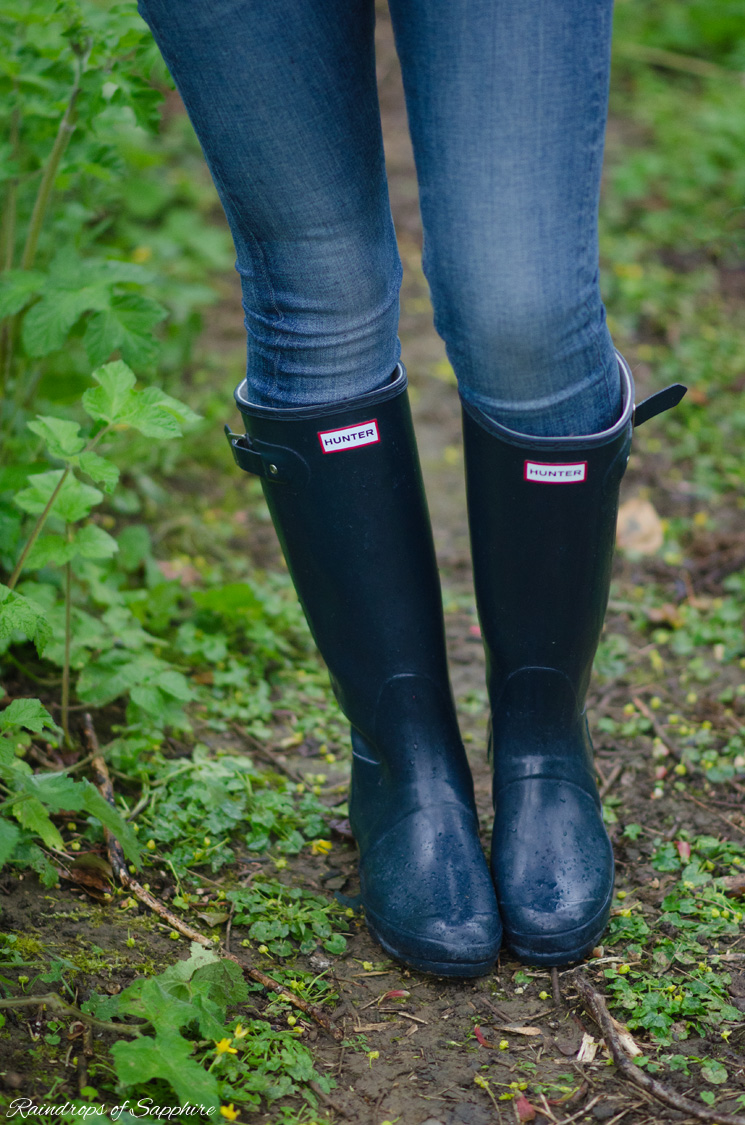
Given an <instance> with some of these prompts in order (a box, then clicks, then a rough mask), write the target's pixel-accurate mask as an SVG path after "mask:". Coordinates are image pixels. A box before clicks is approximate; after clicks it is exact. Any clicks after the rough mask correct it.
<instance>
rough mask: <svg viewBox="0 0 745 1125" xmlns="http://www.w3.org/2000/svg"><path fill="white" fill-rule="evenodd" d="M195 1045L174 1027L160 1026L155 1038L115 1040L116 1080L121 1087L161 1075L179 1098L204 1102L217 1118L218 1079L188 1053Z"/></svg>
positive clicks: (191, 1101) (113, 1050) (199, 1102)
mask: <svg viewBox="0 0 745 1125" xmlns="http://www.w3.org/2000/svg"><path fill="white" fill-rule="evenodd" d="M193 1050H194V1044H193V1043H190V1042H189V1041H188V1040H187V1039H184V1037H183V1036H182V1035H180V1034H179V1032H178V1031H176V1030H174V1029H165V1028H162V1029H159V1030H158V1032H157V1034H156V1036H155V1038H154V1039H146V1038H145V1037H143V1038H141V1039H137V1040H135V1041H134V1042H133V1043H125V1042H122V1041H121V1040H120V1041H119V1042H118V1043H114V1044H113V1046H112V1048H111V1054H112V1056H113V1059H114V1067H115V1069H116V1074H117V1077H118V1079H119V1081H120V1082H121V1083H122V1084H123V1085H124V1086H140V1085H141V1084H142V1083H144V1082H150V1081H151V1080H152V1079H155V1078H160V1079H162V1080H163V1081H165V1082H167V1083H168V1084H169V1085H170V1086H171V1087H172V1088H173V1090H174V1091H175V1092H176V1095H177V1096H178V1098H179V1101H180V1102H181V1103H182V1104H184V1103H187V1102H190V1103H192V1104H196V1105H203V1106H204V1107H205V1109H207V1110H208V1112H209V1114H210V1116H211V1117H213V1118H214V1119H215V1120H217V1119H218V1115H219V1106H220V1091H219V1087H218V1084H217V1079H216V1078H215V1076H214V1075H212V1074H210V1073H208V1072H207V1071H206V1070H204V1068H203V1067H201V1066H199V1064H198V1063H196V1062H195V1061H194V1060H193V1059H192V1058H191V1057H190V1056H191V1054H192V1052H193Z"/></svg>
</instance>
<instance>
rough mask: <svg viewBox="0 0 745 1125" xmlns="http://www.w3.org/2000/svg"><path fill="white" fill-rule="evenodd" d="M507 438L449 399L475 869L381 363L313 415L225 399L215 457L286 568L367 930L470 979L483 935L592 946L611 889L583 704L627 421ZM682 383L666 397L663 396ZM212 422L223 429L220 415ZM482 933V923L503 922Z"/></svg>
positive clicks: (528, 958) (649, 407) (405, 452)
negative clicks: (483, 784) (485, 845)
mask: <svg viewBox="0 0 745 1125" xmlns="http://www.w3.org/2000/svg"><path fill="white" fill-rule="evenodd" d="M619 366H620V369H621V374H622V385H623V409H622V414H621V417H620V418H619V420H618V421H617V423H616V424H615V425H614V426H613V427H612V428H611V429H609V430H606V431H604V432H603V433H599V434H595V435H592V436H590V437H579V438H577V437H572V438H556V439H544V438H541V439H538V438H533V437H527V436H523V435H520V434H517V433H514V432H512V431H510V430H507V429H505V428H504V427H502V426H500V425H498V424H497V423H495V422H493V421H492V420H490V419H489V418H487V417H486V416H485V415H483V414H482V413H481V412H480V411H478V410H476V409H474V408H473V407H471V406H468V405H464V413H463V417H464V443H465V462H466V479H467V490H468V509H469V522H470V528H471V544H472V552H473V567H474V581H475V589H476V599H477V605H478V611H479V617H480V621H481V629H482V635H483V639H484V645H485V648H486V656H487V676H488V689H489V699H490V703H491V710H492V720H491V733H490V748H491V756H492V762H493V767H494V785H493V799H494V814H495V821H494V833H493V840H492V852H491V872H490V870H489V867H488V865H487V862H486V859H485V857H484V853H483V851H482V848H481V844H480V841H479V823H478V817H477V813H476V806H475V803H474V794H473V783H472V780H471V774H470V770H469V767H468V762H467V760H466V755H465V752H464V749H463V744H462V741H461V738H460V734H459V731H458V723H457V720H456V715H455V707H454V704H453V697H452V691H451V688H450V682H449V677H448V670H447V662H446V655H445V637H444V626H443V615H442V602H441V595H440V585H439V577H438V572H437V564H436V561H435V552H434V546H433V542H432V532H431V528H430V522H429V515H428V511H427V504H426V499H425V496H424V489H423V485H422V478H421V471H420V468H419V461H418V456H417V451H416V444H415V439H414V432H413V429H412V423H411V414H410V410H409V404H408V398H407V394H406V375H405V372H404V370H403V368H402V367H398V368H397V370H396V371H395V372H394V374H393V376H392V378H391V381H390V382H389V383H388V384H387V385H386V386H384V387H382V388H381V389H379V390H376V391H373V392H370V393H368V394H365V395H362V396H360V397H359V398H357V399H351V400H347V401H345V402H341V403H337V404H335V405H333V406H330V407H299V408H296V409H273V408H267V407H260V406H256V405H253V404H251V403H250V402H249V401H248V400H247V398H246V384H245V383H244V384H241V386H240V387H239V388H238V390H237V391H236V401H237V404H238V408H239V410H240V412H241V414H242V416H243V419H244V421H245V426H246V433H245V435H241V436H237V435H234V434H230V433H228V438H229V441H230V444H231V447H232V450H233V454H234V457H235V460H236V462H237V463H238V465H239V466H240V467H241V468H242V469H245V470H247V471H248V472H251V473H255V474H257V475H258V476H260V477H261V478H262V481H263V486H264V493H265V496H266V501H267V504H268V506H269V510H270V513H271V516H272V519H273V521H274V526H275V528H276V531H277V535H278V537H279V540H280V543H281V546H282V550H283V552H284V555H285V559H286V560H287V565H288V568H289V571H290V574H291V576H292V580H293V582H294V584H295V588H296V590H297V593H298V596H299V598H300V602H301V604H302V606H303V609H304V611H305V615H306V617H307V619H308V623H309V625H310V628H311V631H312V633H313V636H314V638H315V641H316V643H317V645H318V648H319V650H320V652H321V654H322V655H323V657H324V660H325V661H326V664H327V665H328V669H329V672H330V675H331V681H332V684H333V688H334V691H335V693H336V696H337V699H338V700H339V703H340V705H341V708H342V710H343V711H344V713H345V715H346V716H347V718H348V719H349V721H350V723H351V727H352V749H353V756H352V780H351V791H350V799H349V817H350V823H351V827H352V831H353V833H354V836H355V839H356V841H357V844H358V847H359V853H360V884H361V895H362V902H363V905H364V909H365V916H366V920H367V924H368V927H369V929H370V931H371V933H372V934H373V936H374V937H375V938H376V939H377V940H378V942H379V943H380V944H381V945H382V946H383V948H384V949H385V950H386V951H387V952H388V953H390V954H391V955H393V956H394V957H396V958H398V959H399V960H401V961H403V962H404V963H405V964H407V965H409V966H411V967H413V968H415V969H418V970H421V971H423V972H429V973H434V974H436V975H438V976H453V977H472V976H478V975H480V974H483V973H486V972H488V970H489V969H490V968H491V966H492V965H493V963H494V961H495V960H496V957H497V954H498V952H499V949H500V946H501V944H502V941H503V937H504V942H505V944H506V946H507V947H508V948H509V949H510V950H511V951H512V952H513V953H515V954H516V955H517V956H518V957H519V958H520V959H521V960H523V961H525V962H527V963H529V964H536V965H562V964H567V963H569V962H572V961H576V960H579V959H580V958H581V957H583V956H584V955H585V954H586V953H588V952H589V950H591V949H592V948H593V946H594V945H595V944H596V943H597V941H598V939H599V938H600V936H601V934H602V932H603V930H604V928H605V925H606V922H607V919H608V913H609V910H610V902H611V897H612V892H613V854H612V850H611V846H610V842H609V840H608V836H607V834H606V831H605V828H604V826H603V820H602V814H601V807H600V800H599V797H598V791H597V785H596V782H595V774H594V770H593V763H592V747H591V743H590V738H589V734H588V730H587V722H586V718H585V710H584V699H585V694H586V691H587V686H588V681H589V677H590V669H591V666H592V661H593V657H594V654H595V650H596V647H597V643H598V640H599V637H600V632H601V629H602V624H603V616H604V613H605V608H606V603H607V599H608V590H609V583H610V568H611V558H612V553H613V543H614V533H615V521H616V510H617V506H618V491H619V485H620V482H621V477H622V476H623V472H624V469H625V467H626V462H627V460H628V455H629V448H630V443H631V432H632V427H633V425H634V422H635V421H636V424H639V422H640V421H644V420H645V418H646V417H651V416H652V415H653V414H656V413H659V411H661V410H664V409H667V407H668V406H671V405H674V402H676V401H678V399H679V398H680V397H681V392H682V391H683V389H682V388H678V389H675V388H668V390H667V391H663V392H661V393H660V394H659V395H656V396H653V398H652V399H649V400H647V401H646V402H645V403H642V404H641V406H640V407H638V408H637V409H636V417H635V416H634V405H633V385H632V380H631V375H630V373H629V370H628V368H627V366H626V364H625V363H624V362H623V361H622V360H620V359H619ZM683 393H684V392H683ZM226 429H227V428H226ZM503 931H504V933H503Z"/></svg>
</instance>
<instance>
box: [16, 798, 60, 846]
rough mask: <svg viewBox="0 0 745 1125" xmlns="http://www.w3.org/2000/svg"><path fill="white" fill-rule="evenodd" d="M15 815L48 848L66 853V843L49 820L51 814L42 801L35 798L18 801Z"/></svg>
mask: <svg viewBox="0 0 745 1125" xmlns="http://www.w3.org/2000/svg"><path fill="white" fill-rule="evenodd" d="M13 815H14V816H15V818H16V820H17V821H18V823H19V824H21V825H23V827H24V828H28V829H29V830H30V831H31V832H35V833H36V835H37V836H41V839H42V840H43V841H44V843H45V844H46V846H47V847H48V848H56V849H57V851H64V848H65V842H64V840H63V839H62V837H61V836H60V834H59V831H58V829H57V828H55V826H54V825H53V824H52V822H51V820H50V819H49V813H48V812H47V811H46V809H45V808H44V806H43V805H42V803H41V801H39V800H37V799H36V798H35V797H26V798H25V800H22V801H17V802H16V803H15V804H14V805H13Z"/></svg>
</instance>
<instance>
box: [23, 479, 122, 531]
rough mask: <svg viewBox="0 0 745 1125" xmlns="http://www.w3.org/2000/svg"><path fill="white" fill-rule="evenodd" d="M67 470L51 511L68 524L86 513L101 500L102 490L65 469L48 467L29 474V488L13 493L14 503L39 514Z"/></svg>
mask: <svg viewBox="0 0 745 1125" xmlns="http://www.w3.org/2000/svg"><path fill="white" fill-rule="evenodd" d="M65 473H67V476H66V477H65V480H64V482H63V484H62V487H61V489H60V491H59V494H58V495H57V498H56V499H55V502H54V505H53V507H52V511H53V512H54V514H55V515H56V516H60V517H61V519H63V520H65V521H66V522H67V523H75V522H76V521H77V520H80V519H83V517H84V516H87V515H88V514H89V512H90V510H91V508H92V507H93V506H94V505H95V504H100V503H101V501H102V500H103V493H102V492H99V490H98V489H97V488H92V487H91V485H89V484H83V483H82V482H81V481H79V480H78V479H77V477H76V476H75V475H74V473H72V472H69V471H68V470H66V469H51V470H49V472H46V473H36V475H35V476H33V477H31V480H30V483H29V486H28V488H24V489H22V491H21V492H18V493H17V494H16V496H15V503H16V504H17V505H18V507H19V508H21V509H22V510H23V511H24V512H28V513H29V515H32V516H38V515H41V513H42V512H43V511H44V509H45V508H46V506H47V504H48V503H49V501H50V499H51V498H52V495H53V494H54V491H55V489H56V488H57V485H58V484H59V483H60V481H61V480H62V477H63V476H64V474H65Z"/></svg>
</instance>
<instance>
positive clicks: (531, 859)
mask: <svg viewBox="0 0 745 1125" xmlns="http://www.w3.org/2000/svg"><path fill="white" fill-rule="evenodd" d="M520 790H522V791H523V799H522V800H520V799H519V797H520ZM501 804H502V807H503V808H506V807H507V806H508V804H509V807H510V813H509V814H505V815H503V816H502V817H501V818H500V821H499V822H498V825H497V824H495V831H494V839H493V843H492V871H493V874H494V880H495V884H496V887H497V898H498V901H499V907H500V912H501V915H502V920H503V922H504V927H505V941H506V944H507V945H508V946H509V948H510V949H511V950H512V951H513V952H514V953H515V954H516V955H517V956H518V957H519V958H520V959H521V960H523V961H527V962H529V963H533V964H537V965H539V964H541V965H563V964H569V963H570V962H572V961H578V960H580V959H581V958H582V957H584V956H586V954H587V953H589V952H590V950H591V949H592V948H593V947H594V946H595V945H596V944H597V942H598V941H599V939H600V937H601V936H602V934H603V931H604V929H605V926H606V924H607V922H608V915H609V913H610V904H611V899H612V896H613V874H614V870H613V851H612V849H611V846H610V841H609V839H608V835H607V833H606V831H605V827H604V825H603V821H602V815H601V813H600V810H599V809H598V807H597V802H596V800H595V798H594V797H593V796H592V795H590V794H589V793H586V792H585V791H584V790H582V789H579V788H578V787H577V786H576V785H573V784H570V783H566V782H560V781H556V780H553V779H552V780H544V779H536V778H533V779H530V781H527V782H522V783H517V784H515V785H513V786H511V787H510V799H509V802H507V801H502V802H501ZM528 806H529V807H528Z"/></svg>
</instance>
